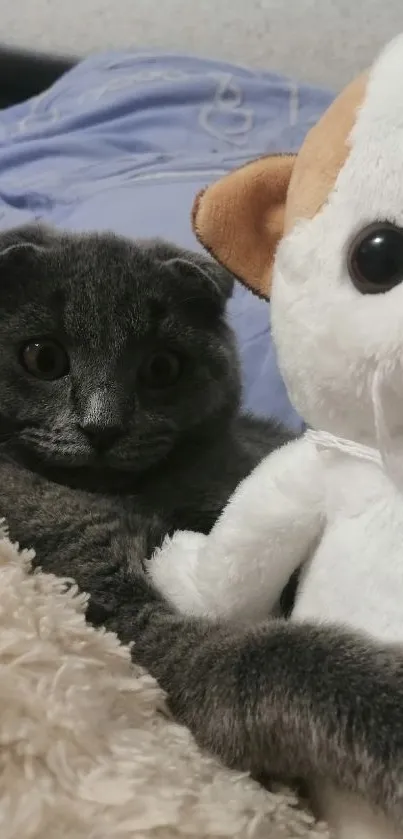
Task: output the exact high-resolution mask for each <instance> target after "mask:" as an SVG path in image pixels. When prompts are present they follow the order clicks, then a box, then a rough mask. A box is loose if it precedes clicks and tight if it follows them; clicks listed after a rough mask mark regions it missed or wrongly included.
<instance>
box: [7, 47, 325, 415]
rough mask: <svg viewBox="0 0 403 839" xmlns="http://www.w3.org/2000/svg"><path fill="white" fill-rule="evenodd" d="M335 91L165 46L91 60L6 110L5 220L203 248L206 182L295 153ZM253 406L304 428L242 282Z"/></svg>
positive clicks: (241, 327)
mask: <svg viewBox="0 0 403 839" xmlns="http://www.w3.org/2000/svg"><path fill="white" fill-rule="evenodd" d="M330 99H331V95H330V94H329V93H327V92H326V91H323V90H321V89H315V88H311V87H308V86H303V85H297V84H295V83H294V82H290V81H288V80H287V79H284V78H280V77H278V76H275V75H272V74H270V73H261V72H258V71H251V70H247V69H243V68H242V67H237V66H234V65H229V64H226V63H220V62H213V61H208V60H198V59H194V58H190V57H186V56H178V55H164V54H158V53H155V52H137V53H131V52H126V53H125V52H122V53H108V54H106V55H103V56H96V57H92V58H90V59H88V60H87V61H84V62H83V63H81V64H79V65H78V66H77V67H75V68H74V69H72V70H71V71H70V72H69V73H67V74H66V75H65V76H64V77H62V78H61V79H60V80H59V81H57V82H56V83H55V85H54V86H53V87H52V88H51V89H50V90H48V91H47V92H45V93H44V94H42V95H39V96H38V97H35V98H33V99H31V100H30V101H28V102H25V103H23V104H20V105H16V106H15V107H12V108H9V109H7V110H3V111H1V112H0V226H1V227H2V228H3V229H4V228H6V227H11V226H14V225H19V224H23V223H25V222H29V221H32V220H35V219H36V220H40V221H44V222H48V223H51V224H55V225H57V226H59V227H63V228H67V229H70V230H90V229H97V230H114V231H115V232H117V233H121V234H124V235H128V236H132V237H137V236H163V237H165V238H168V239H171V240H173V241H175V242H177V243H178V244H181V245H184V246H186V247H191V248H195V247H198V245H197V243H196V241H195V239H194V237H193V233H192V231H191V228H190V221H189V217H190V209H191V205H192V201H193V198H194V196H195V194H196V193H197V192H198V190H199V189H201V188H202V187H204V186H205V185H206V184H207V183H209V182H210V181H212V180H214V179H216V178H217V177H219V176H220V175H222V174H223V173H225V172H226V171H228V170H230V169H231V168H233V167H235V166H238V165H240V164H242V163H243V162H245V161H246V160H248V159H250V158H253V157H255V156H257V155H261V154H264V153H271V152H280V151H281V152H283V151H293V150H297V149H298V147H299V146H300V144H301V141H302V139H303V137H304V135H305V133H306V131H307V130H308V128H309V127H310V125H312V123H314V122H315V121H316V120H317V118H318V116H319V115H320V113H321V112H322V111H323V110H324V109H325V107H326V106H327V104H328V103H329V101H330ZM229 315H230V318H231V321H232V323H233V325H234V326H235V329H236V331H237V335H238V340H239V345H240V350H241V357H242V365H243V371H244V382H245V397H244V402H245V406H246V408H248V409H250V410H253V411H255V412H256V413H258V414H262V415H267V414H273V415H275V416H276V417H278V418H281V419H285V420H286V421H287V422H288V423H289V424H291V425H297V427H298V426H299V420H298V418H296V416H295V415H294V413H293V411H292V409H291V407H290V405H289V403H288V399H287V396H286V393H285V390H284V386H283V384H282V382H281V380H280V377H279V375H278V372H277V368H276V365H275V359H274V355H273V348H272V345H271V343H270V341H269V322H268V321H269V318H268V310H267V305H266V304H265V303H263V302H261V301H259V300H257V299H255V298H253V297H252V295H251V294H250V293H249V292H247V291H245V290H244V289H242V288H241V287H240V286H238V285H237V288H236V292H235V294H234V297H233V299H232V301H231V303H230V307H229Z"/></svg>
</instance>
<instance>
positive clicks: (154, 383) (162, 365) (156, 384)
mask: <svg viewBox="0 0 403 839" xmlns="http://www.w3.org/2000/svg"><path fill="white" fill-rule="evenodd" d="M181 372H182V365H181V361H180V359H179V357H178V356H177V355H176V354H175V353H173V352H168V351H167V350H161V351H160V352H155V353H153V354H152V355H150V356H149V357H148V358H147V359H146V361H145V363H144V364H143V365H142V367H141V370H140V375H141V379H142V382H143V383H144V384H145V385H146V386H147V387H148V388H149V389H150V390H163V389H164V388H168V387H172V386H173V385H174V384H176V382H177V381H178V379H179V377H180V374H181Z"/></svg>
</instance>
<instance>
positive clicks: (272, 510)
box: [150, 438, 323, 621]
mask: <svg viewBox="0 0 403 839" xmlns="http://www.w3.org/2000/svg"><path fill="white" fill-rule="evenodd" d="M321 468H322V467H321V462H320V458H319V457H318V455H317V452H316V449H315V447H314V445H313V444H312V443H311V442H310V441H308V439H306V438H301V439H299V440H296V441H294V442H292V443H289V444H288V445H287V446H284V447H283V448H282V449H279V450H277V451H276V452H274V453H273V454H271V455H269V456H268V457H267V458H266V459H265V460H264V461H263V462H262V463H261V464H260V465H259V466H258V467H257V468H256V469H255V470H254V472H253V473H252V474H251V475H250V476H249V477H248V478H246V479H245V480H244V481H243V482H242V483H241V484H240V486H239V487H238V489H237V490H236V492H235V493H234V495H233V497H232V499H231V500H230V502H229V504H228V505H227V507H226V509H225V510H224V512H223V514H222V516H221V518H220V519H219V521H218V522H217V524H216V525H215V527H214V528H213V530H212V531H211V534H210V535H209V536H207V537H206V536H202V535H201V534H195V533H187V532H181V533H178V534H176V535H175V536H174V537H173V539H172V540H169V541H166V542H165V544H164V546H163V548H162V549H161V550H160V551H158V552H157V554H156V555H155V557H154V558H153V560H152V562H151V565H150V574H151V577H152V580H153V582H154V584H155V585H156V586H157V588H158V589H159V590H160V591H161V592H162V593H163V595H164V596H165V597H166V598H167V599H168V600H169V601H170V602H171V603H173V604H174V605H175V606H176V607H177V608H178V609H179V610H180V611H181V612H182V613H185V614H193V615H199V616H200V615H205V616H210V617H224V618H230V619H232V618H233V619H236V620H242V621H249V620H251V619H253V620H256V619H259V618H262V617H266V616H267V615H268V614H269V613H270V612H271V611H272V609H273V607H274V606H275V605H276V603H278V600H279V597H280V594H281V592H282V590H283V588H284V587H285V585H286V584H287V582H288V580H289V578H290V577H291V575H292V573H293V571H294V570H295V569H296V568H298V567H299V566H300V565H301V564H302V563H303V562H304V560H305V559H306V558H307V556H308V554H309V551H310V549H311V547H312V545H313V544H314V542H315V540H316V539H317V538H318V535H319V533H320V530H321V520H322V499H323V492H322V473H321Z"/></svg>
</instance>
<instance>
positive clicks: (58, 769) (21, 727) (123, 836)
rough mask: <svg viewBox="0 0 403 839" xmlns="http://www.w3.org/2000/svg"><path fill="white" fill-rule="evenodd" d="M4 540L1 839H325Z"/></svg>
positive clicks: (76, 600)
mask: <svg viewBox="0 0 403 839" xmlns="http://www.w3.org/2000/svg"><path fill="white" fill-rule="evenodd" d="M31 557H32V553H29V552H27V551H19V550H18V547H17V546H14V545H12V544H11V542H10V541H9V540H8V538H7V534H6V531H5V529H4V528H3V529H2V530H1V531H0V836H1V839H45V837H46V839H297V837H299V839H319V837H322V839H323V837H325V836H326V835H327V834H326V832H325V830H324V829H322V828H321V827H319V826H317V825H315V824H314V822H313V820H312V818H311V817H310V815H309V814H307V813H306V812H305V811H304V810H303V809H301V808H300V807H299V806H298V804H297V801H296V799H295V798H294V797H293V795H292V794H291V793H290V792H288V791H281V792H279V793H269V792H266V791H265V790H263V789H262V788H260V787H259V786H258V785H257V784H255V783H254V782H253V781H251V780H250V778H248V777H246V776H245V775H241V774H237V773H234V772H230V771H227V770H225V769H224V768H222V767H221V766H219V765H218V763H217V762H216V761H215V760H213V759H212V758H210V757H209V756H207V755H205V754H202V753H201V752H200V751H199V750H198V748H197V747H196V746H195V744H194V742H193V740H192V738H191V736H190V735H189V734H188V732H187V731H186V730H185V729H184V728H182V727H181V726H179V725H177V724H176V723H174V722H173V721H172V720H171V719H169V717H168V715H167V713H166V712H165V711H164V699H163V696H162V694H161V692H160V690H159V689H158V687H157V686H156V684H155V682H154V681H153V680H152V679H151V678H150V676H148V675H147V674H146V673H144V672H143V671H141V670H140V669H135V668H133V666H132V665H131V663H130V656H129V651H128V649H127V648H125V647H123V646H121V645H120V644H119V643H118V641H117V639H116V638H115V636H114V635H112V634H108V633H106V632H102V631H99V630H94V629H92V628H91V627H90V626H87V624H86V623H85V620H84V614H83V613H84V607H85V602H86V599H85V597H84V596H83V595H81V594H79V593H78V592H77V590H76V589H71V588H70V589H67V587H66V584H65V583H63V581H61V580H58V579H56V578H55V577H53V576H51V575H48V574H43V573H41V572H38V573H35V574H33V575H32V574H29V564H30V560H31Z"/></svg>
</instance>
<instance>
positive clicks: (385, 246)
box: [193, 37, 403, 444]
mask: <svg viewBox="0 0 403 839" xmlns="http://www.w3.org/2000/svg"><path fill="white" fill-rule="evenodd" d="M193 220H194V229H195V231H196V234H197V235H198V237H199V239H200V241H201V242H202V243H203V244H204V245H205V247H206V248H207V249H208V250H209V251H210V252H211V253H212V254H213V255H214V256H215V257H216V258H217V259H218V261H219V262H221V263H223V264H224V265H225V266H226V267H227V268H229V269H230V270H231V271H232V272H233V273H234V274H235V275H236V276H238V278H239V279H241V281H243V282H244V283H245V284H246V285H248V286H249V287H250V288H251V289H252V290H253V291H255V292H256V293H257V294H260V295H262V296H265V297H269V296H270V297H271V300H272V325H273V332H274V338H275V343H276V347H277V351H278V357H279V363H280V368H281V371H282V373H283V376H284V379H285V381H286V384H287V386H288V389H289V392H290V396H291V399H292V401H293V402H294V405H295V406H296V408H297V409H298V410H299V412H300V413H301V415H302V416H303V417H304V419H305V420H306V421H307V422H308V423H309V424H311V425H312V426H315V427H318V428H322V429H324V430H326V431H330V432H332V433H333V434H337V435H342V436H345V437H349V438H352V439H355V440H358V441H360V442H365V443H369V444H374V441H375V439H376V433H375V420H374V398H375V397H374V382H375V379H377V376H378V374H379V373H381V376H380V378H379V377H378V384H379V381H381V382H382V386H383V385H385V383H386V385H387V387H386V389H385V388H384V390H383V391H382V398H384V399H386V400H389V401H388V406H387V407H388V418H389V422H390V423H391V425H392V426H393V432H394V433H396V432H398V433H399V434H400V433H401V431H402V430H403V37H399V38H397V39H396V40H395V41H393V42H392V44H390V45H389V47H388V48H387V49H386V50H385V51H384V52H383V54H382V55H381V57H380V58H379V60H378V61H377V62H376V64H375V65H374V67H373V68H372V70H371V71H370V73H368V74H365V75H363V76H361V77H360V78H358V79H357V80H355V81H354V82H353V83H352V84H351V85H350V86H349V87H348V88H346V89H345V90H344V91H343V92H342V93H341V95H340V96H339V97H338V98H337V99H336V100H335V102H334V103H333V105H332V106H331V107H330V109H329V110H328V111H327V112H326V113H325V115H324V116H323V117H322V119H321V121H320V122H319V123H318V124H317V125H316V126H315V127H314V128H313V129H312V130H311V132H310V133H309V134H308V136H307V138H306V140H305V143H304V145H303V147H302V149H301V151H300V153H299V154H298V155H297V156H296V157H292V156H276V157H266V158H262V159H260V160H257V161H254V162H252V163H250V164H248V165H247V166H245V167H243V168H242V169H239V170H237V171H235V172H233V173H231V174H229V175H227V176H226V177H224V178H223V179H221V180H220V181H218V182H217V183H216V184H213V185H212V186H211V187H209V188H208V189H207V190H206V191H205V192H204V193H203V194H202V195H200V196H199V197H198V199H197V200H196V204H195V207H194V216H193ZM396 370H397V373H396ZM375 374H376V375H375ZM377 397H379V392H378V393H377Z"/></svg>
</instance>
